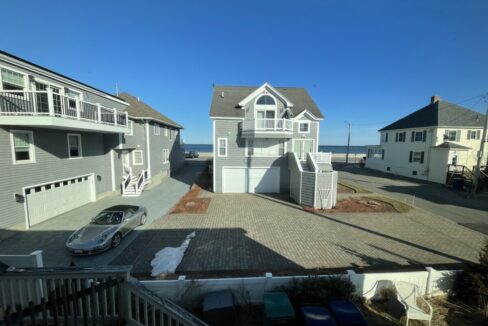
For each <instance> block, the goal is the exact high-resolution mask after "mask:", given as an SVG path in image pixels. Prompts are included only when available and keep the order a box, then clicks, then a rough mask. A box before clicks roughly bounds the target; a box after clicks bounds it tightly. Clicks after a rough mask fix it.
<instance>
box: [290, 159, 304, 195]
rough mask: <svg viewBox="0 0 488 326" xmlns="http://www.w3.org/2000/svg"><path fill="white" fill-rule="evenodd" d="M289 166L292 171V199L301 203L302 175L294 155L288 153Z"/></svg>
mask: <svg viewBox="0 0 488 326" xmlns="http://www.w3.org/2000/svg"><path fill="white" fill-rule="evenodd" d="M288 165H289V170H290V197H291V198H293V200H294V201H295V202H297V203H300V184H301V177H300V175H301V173H300V170H299V167H298V164H297V160H296V159H295V156H294V155H293V153H288Z"/></svg>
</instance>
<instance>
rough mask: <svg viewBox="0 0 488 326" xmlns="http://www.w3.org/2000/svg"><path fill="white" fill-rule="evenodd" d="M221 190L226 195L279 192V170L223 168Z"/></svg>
mask: <svg viewBox="0 0 488 326" xmlns="http://www.w3.org/2000/svg"><path fill="white" fill-rule="evenodd" d="M222 185H223V189H222V192H226V193H244V192H251V193H254V192H257V193H277V192H280V168H279V167H271V168H231V167H224V168H223V179H222Z"/></svg>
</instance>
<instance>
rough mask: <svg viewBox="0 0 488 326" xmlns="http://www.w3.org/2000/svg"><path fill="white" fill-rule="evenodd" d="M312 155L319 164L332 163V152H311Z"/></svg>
mask: <svg viewBox="0 0 488 326" xmlns="http://www.w3.org/2000/svg"><path fill="white" fill-rule="evenodd" d="M310 155H311V156H312V158H313V159H314V161H315V162H317V163H328V164H330V163H331V162H332V153H331V152H311V153H310Z"/></svg>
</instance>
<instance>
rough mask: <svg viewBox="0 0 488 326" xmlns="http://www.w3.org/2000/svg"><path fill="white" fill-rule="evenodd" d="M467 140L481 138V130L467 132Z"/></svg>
mask: <svg viewBox="0 0 488 326" xmlns="http://www.w3.org/2000/svg"><path fill="white" fill-rule="evenodd" d="M467 136H468V140H470V139H480V138H481V130H468V135H467Z"/></svg>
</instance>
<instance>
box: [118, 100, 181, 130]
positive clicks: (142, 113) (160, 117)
mask: <svg viewBox="0 0 488 326" xmlns="http://www.w3.org/2000/svg"><path fill="white" fill-rule="evenodd" d="M118 96H119V97H120V98H122V99H123V100H124V101H126V102H127V103H129V104H130V106H129V107H127V108H126V109H125V111H127V113H128V114H129V116H130V117H132V118H136V119H137V118H139V119H141V118H145V119H147V118H149V119H152V120H155V121H158V122H159V123H162V124H166V125H169V126H173V127H176V128H180V129H183V127H182V126H181V125H180V124H178V123H176V122H174V121H173V120H171V119H170V118H168V117H167V116H165V115H164V114H162V113H160V112H158V111H157V110H156V109H153V108H152V107H150V106H149V105H147V104H146V103H144V102H143V101H140V100H138V99H137V97H134V96H132V95H130V94H128V93H125V92H124V93H120V94H119V95H118Z"/></svg>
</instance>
